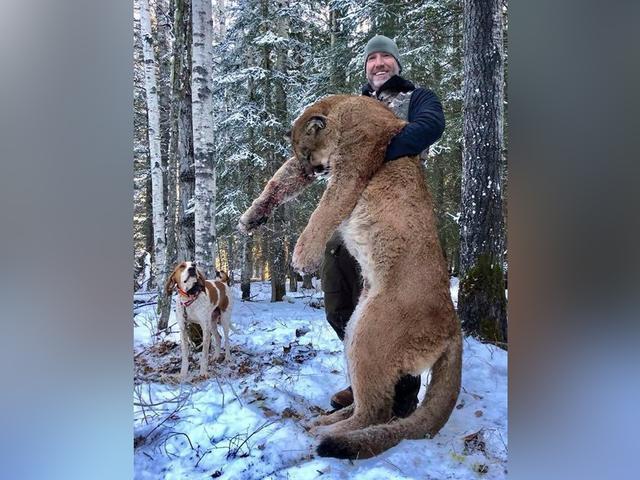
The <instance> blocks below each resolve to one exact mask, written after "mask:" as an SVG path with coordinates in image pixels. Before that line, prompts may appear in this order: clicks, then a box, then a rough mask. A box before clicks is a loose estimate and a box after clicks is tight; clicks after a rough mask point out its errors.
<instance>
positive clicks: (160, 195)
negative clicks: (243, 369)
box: [140, 0, 167, 292]
mask: <svg viewBox="0 0 640 480" xmlns="http://www.w3.org/2000/svg"><path fill="white" fill-rule="evenodd" d="M140 29H141V35H142V48H143V56H144V73H145V75H144V79H145V92H146V97H147V112H148V113H147V117H148V120H147V122H148V128H147V131H148V137H149V163H150V171H151V192H152V198H153V199H152V211H153V253H154V257H155V277H156V285H157V286H158V290H159V292H161V291H162V287H163V286H164V281H165V277H166V274H167V271H166V270H167V266H166V240H165V217H164V215H165V210H164V180H163V171H162V158H161V153H160V108H159V105H158V86H157V81H156V62H155V54H154V50H153V37H152V33H151V15H150V10H149V0H140Z"/></svg>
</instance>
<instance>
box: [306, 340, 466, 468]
mask: <svg viewBox="0 0 640 480" xmlns="http://www.w3.org/2000/svg"><path fill="white" fill-rule="evenodd" d="M461 366H462V337H461V336H460V335H457V336H456V338H455V339H453V340H452V342H451V343H450V344H449V346H448V347H447V349H446V350H445V351H444V353H443V354H442V355H441V356H440V358H438V360H437V361H436V362H435V363H434V365H433V367H432V369H431V381H430V382H429V387H428V389H427V394H426V396H425V398H424V400H423V402H422V403H421V404H420V406H419V407H418V408H417V409H416V411H415V412H414V413H413V414H411V415H410V416H409V417H407V418H403V419H399V420H396V421H393V422H391V423H388V424H383V425H374V426H371V427H367V428H364V429H362V430H356V431H353V432H348V433H343V434H338V435H330V436H327V437H325V438H324V439H323V440H322V441H321V442H320V445H319V446H318V455H320V456H322V457H337V458H349V459H359V458H369V457H373V456H374V455H378V454H380V453H382V452H384V451H385V450H388V449H389V448H391V447H393V446H395V445H397V444H398V443H400V441H401V440H403V439H405V438H406V439H420V438H432V437H433V436H435V435H436V434H437V433H438V432H439V431H440V429H441V428H442V427H443V425H444V424H445V423H446V422H447V420H448V419H449V416H450V415H451V411H452V410H453V407H454V406H455V404H456V400H457V398H458V394H459V392H460V376H461Z"/></svg>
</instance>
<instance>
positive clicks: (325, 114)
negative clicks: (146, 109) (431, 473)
mask: <svg viewBox="0 0 640 480" xmlns="http://www.w3.org/2000/svg"><path fill="white" fill-rule="evenodd" d="M405 124H406V122H404V121H402V120H400V119H398V118H397V117H395V115H394V114H393V113H392V112H391V111H390V110H389V109H387V108H386V107H385V106H383V105H382V104H381V103H380V102H378V101H376V100H373V99H370V98H366V97H353V96H333V97H327V98H325V99H323V100H321V101H319V102H317V103H315V104H314V105H312V106H311V107H309V108H308V109H307V110H306V111H305V112H304V113H303V114H302V115H301V116H300V117H299V118H298V119H297V120H296V122H295V123H294V126H293V130H292V146H293V149H294V152H295V158H293V159H290V160H289V161H287V162H286V163H285V165H283V167H281V169H280V170H279V171H278V172H277V173H276V175H275V176H274V178H273V179H272V180H271V181H270V182H269V184H267V186H266V188H265V190H264V191H263V193H262V194H261V195H260V197H259V198H258V199H256V201H255V202H254V203H253V205H252V206H251V208H250V209H249V210H247V212H245V213H244V215H243V216H242V217H241V225H240V229H241V230H245V231H246V230H249V229H250V228H253V227H255V226H257V225H259V224H260V223H262V222H263V221H264V217H263V215H264V214H265V212H269V213H270V212H271V211H272V210H273V208H274V207H275V206H276V204H277V203H278V202H281V201H283V199H285V200H286V198H290V197H292V196H294V195H295V194H296V193H298V192H297V191H295V190H296V188H297V189H299V190H301V189H303V188H304V187H306V185H308V182H307V179H309V178H312V176H313V174H314V173H321V172H323V171H325V172H326V171H327V169H328V171H329V173H330V175H331V177H330V179H329V182H328V185H327V189H326V191H325V192H324V195H323V196H322V199H321V200H320V203H319V205H318V207H317V208H316V210H315V211H314V212H313V214H312V215H311V218H310V220H309V223H308V224H307V227H306V228H305V230H304V231H303V232H302V234H301V235H300V238H299V239H298V243H297V244H296V247H295V249H294V254H293V265H294V267H295V268H297V269H299V270H301V271H303V272H312V271H314V270H316V269H317V267H318V265H319V263H320V261H321V259H322V254H323V251H324V248H325V245H326V242H327V241H328V239H329V238H330V236H331V235H332V234H333V232H334V231H335V230H336V229H338V230H340V231H341V233H342V236H343V238H344V240H345V244H346V246H347V248H348V250H349V251H350V252H351V253H352V254H353V255H354V256H355V258H356V259H357V261H358V263H359V264H360V266H361V267H362V274H363V278H364V283H365V288H364V290H363V293H362V295H361V298H360V300H359V302H358V306H357V307H356V311H355V312H354V314H353V315H352V317H351V319H350V321H349V323H348V326H347V331H346V338H345V352H346V356H347V361H348V369H349V374H350V378H351V382H352V387H353V393H354V406H353V408H352V409H348V410H345V411H339V412H336V414H333V415H330V416H326V417H321V418H319V419H318V420H317V421H316V422H315V427H314V430H315V431H316V432H317V433H318V434H319V435H320V436H321V439H322V440H321V442H320V445H319V446H318V453H319V454H320V455H323V456H334V457H339V458H366V457H370V456H373V455H377V454H379V453H381V452H382V451H384V450H386V449H388V448H390V447H392V446H393V445H396V444H397V443H398V442H400V441H401V440H402V439H403V438H424V437H425V436H433V435H435V434H436V433H437V432H438V431H439V430H440V428H441V427H442V426H443V425H444V424H445V423H446V421H447V419H448V418H449V415H450V414H451V411H452V409H453V407H454V405H455V402H456V399H457V396H458V393H459V390H460V371H461V352H462V340H461V339H462V337H461V332H460V326H459V322H458V319H457V318H456V315H455V312H454V309H453V304H452V302H451V297H450V293H449V279H448V275H447V270H446V267H445V262H444V257H443V254H442V251H441V248H440V244H439V241H438V235H437V230H436V222H435V218H434V215H433V201H432V199H431V195H430V194H429V191H428V190H427V187H426V184H425V181H424V172H423V169H422V166H421V164H420V162H419V159H418V158H417V157H403V158H400V159H397V160H394V161H392V162H389V163H383V160H384V153H385V150H386V146H387V144H388V142H389V140H390V139H391V138H392V137H393V136H394V135H395V133H397V132H398V131H399V130H400V129H401V128H402V127H403V126H404V125H405ZM296 169H297V170H296ZM285 172H290V173H291V175H289V176H286V175H284V173H285ZM282 192H287V194H286V195H284V196H283V195H281V193H282ZM267 215H268V213H267ZM426 369H431V381H430V383H429V388H428V391H427V395H426V397H425V400H424V401H423V403H422V404H421V405H420V407H418V409H417V410H416V411H415V412H414V413H413V414H412V415H411V416H409V417H408V418H406V419H402V420H394V421H391V422H390V420H391V417H392V405H393V395H394V386H395V384H396V382H397V380H398V379H399V378H400V377H401V376H402V375H405V374H409V373H410V374H414V375H417V374H420V373H421V372H422V371H424V370H426Z"/></svg>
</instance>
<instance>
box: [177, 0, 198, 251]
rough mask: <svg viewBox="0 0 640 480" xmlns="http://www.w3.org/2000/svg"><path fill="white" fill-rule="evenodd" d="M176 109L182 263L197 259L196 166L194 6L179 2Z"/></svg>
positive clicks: (178, 214) (179, 231) (181, 0)
mask: <svg viewBox="0 0 640 480" xmlns="http://www.w3.org/2000/svg"><path fill="white" fill-rule="evenodd" d="M173 31H174V37H175V48H174V51H175V55H174V65H173V67H174V70H173V72H174V73H173V105H174V108H175V111H176V112H175V113H176V125H175V126H174V128H175V132H174V133H175V134H174V135H173V136H172V151H173V152H174V153H175V155H176V156H177V161H178V191H179V203H178V213H177V217H178V219H177V223H178V224H177V236H178V247H177V248H178V259H179V260H181V261H182V260H194V259H195V215H194V212H193V201H194V198H193V197H194V192H195V182H196V176H195V165H194V161H193V125H192V122H191V2H189V1H185V0H175V11H174V27H173Z"/></svg>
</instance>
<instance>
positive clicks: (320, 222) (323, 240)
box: [291, 171, 368, 273]
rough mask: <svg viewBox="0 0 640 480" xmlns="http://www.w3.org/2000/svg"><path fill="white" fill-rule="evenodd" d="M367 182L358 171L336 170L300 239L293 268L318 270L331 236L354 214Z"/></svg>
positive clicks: (294, 254)
mask: <svg viewBox="0 0 640 480" xmlns="http://www.w3.org/2000/svg"><path fill="white" fill-rule="evenodd" d="M367 183H368V179H363V178H361V177H359V176H358V175H357V174H350V173H348V172H345V171H337V172H335V173H334V175H333V176H332V177H331V180H329V184H328V185H327V189H326V190H325V192H324V194H323V195H322V198H321V199H320V203H319V204H318V206H317V207H316V209H315V210H314V212H313V214H312V215H311V218H310V219H309V223H308V224H307V226H306V228H305V229H304V231H303V232H302V234H301V235H300V237H299V238H298V242H297V243H296V246H295V248H294V250H293V258H292V262H291V263H292V265H293V267H294V269H296V270H298V271H302V272H304V273H312V272H315V271H316V270H317V269H318V267H319V266H320V262H321V261H322V256H323V253H324V249H325V246H326V244H327V242H328V241H329V238H330V237H331V235H332V234H333V232H334V231H335V230H336V228H338V225H340V223H341V222H342V221H343V220H344V219H346V218H347V217H349V215H351V212H353V209H354V208H355V206H356V203H358V200H359V199H360V196H361V195H362V192H363V190H364V189H365V187H366V186H367Z"/></svg>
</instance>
